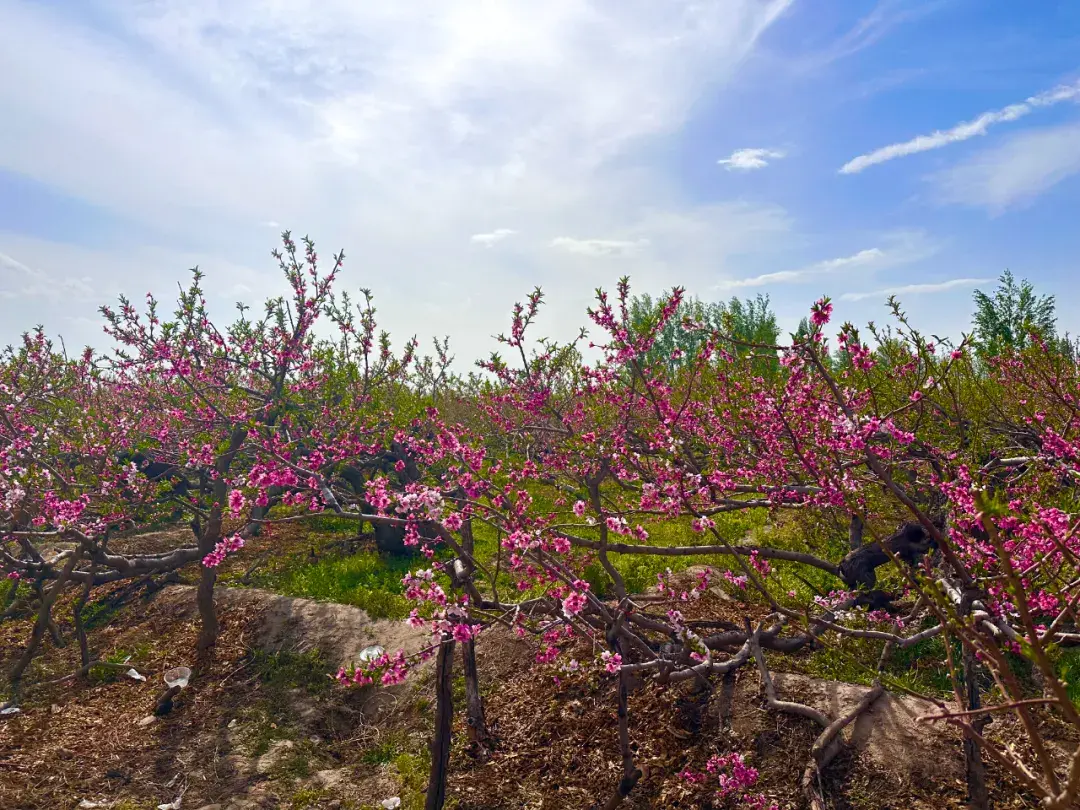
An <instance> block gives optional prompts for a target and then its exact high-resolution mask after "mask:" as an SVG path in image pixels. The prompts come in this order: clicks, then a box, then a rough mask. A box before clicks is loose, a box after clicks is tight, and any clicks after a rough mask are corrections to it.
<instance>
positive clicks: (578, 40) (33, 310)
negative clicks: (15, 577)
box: [0, 0, 1080, 360]
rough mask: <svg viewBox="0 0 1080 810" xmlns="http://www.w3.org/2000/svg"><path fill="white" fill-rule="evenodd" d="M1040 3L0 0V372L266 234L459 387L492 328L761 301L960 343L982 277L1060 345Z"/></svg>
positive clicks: (1060, 128)
mask: <svg viewBox="0 0 1080 810" xmlns="http://www.w3.org/2000/svg"><path fill="white" fill-rule="evenodd" d="M1078 204H1080V4H1077V3H1074V2H1067V0H1058V2H1053V0H1047V1H1046V2H1040V3H1010V2H1004V0H911V1H910V2H904V1H903V0H883V1H881V2H873V0H865V1H864V0H845V2H843V3H821V2H818V3H810V2H800V0H790V1H789V0H725V1H719V0H717V1H715V2H708V1H707V0H706V1H705V2H701V1H700V0H699V1H697V2H690V1H689V0H686V2H683V0H668V2H657V0H549V2H545V3H535V2H531V0H528V1H526V0H522V1H521V2H513V0H504V1H503V2H494V1H491V2H488V1H486V0H415V1H414V2H409V3H375V2H356V0H323V2H320V3H314V4H313V3H308V2H301V1H300V0H261V2H255V0H141V1H140V2H134V1H133V0H127V1H125V0H80V2H74V0H50V1H49V2H42V0H38V1H37V2H23V0H0V341H4V342H6V341H10V340H13V339H15V338H16V337H17V336H18V334H19V333H20V332H22V331H23V330H25V329H28V328H31V327H33V326H34V325H35V324H37V323H43V324H44V325H45V326H46V328H47V330H48V331H49V332H50V333H51V334H54V335H55V334H61V335H63V337H64V338H65V341H66V342H67V344H68V346H69V347H70V346H71V345H72V344H76V345H81V344H85V343H92V344H95V345H102V344H103V337H102V335H101V329H100V319H99V317H98V316H97V314H96V311H97V307H98V306H100V305H101V304H104V303H109V302H111V301H113V300H115V297H116V295H117V294H119V293H121V292H125V293H127V294H128V295H130V296H131V297H135V298H139V297H141V296H142V295H143V294H144V293H146V292H148V291H151V292H154V293H155V294H157V295H159V296H162V297H168V296H171V295H172V293H173V291H174V290H175V285H176V282H177V281H182V280H184V279H185V277H186V271H187V269H188V268H189V267H191V266H193V265H195V264H198V265H199V266H201V267H202V268H203V269H204V270H205V271H207V273H208V274H209V277H208V281H207V286H208V291H209V294H210V299H211V300H210V303H211V305H212V307H213V309H214V310H215V311H217V312H220V313H221V314H222V316H228V314H229V312H230V310H231V307H232V302H235V301H238V300H240V301H244V302H246V303H248V304H253V303H257V302H259V301H260V300H261V299H262V298H264V297H265V296H267V295H270V294H276V293H278V292H279V291H282V284H281V282H280V279H279V276H278V275H277V270H276V268H275V266H274V263H273V261H272V260H271V259H270V258H269V251H270V249H271V248H273V247H274V246H275V245H276V243H277V234H278V233H279V231H280V230H281V229H282V228H283V227H289V228H291V229H293V230H294V231H295V232H296V233H298V234H303V233H309V234H310V235H311V236H312V237H314V238H315V239H316V241H317V242H318V244H319V245H320V247H321V252H322V253H323V255H325V256H327V257H329V254H330V253H331V252H332V251H333V250H335V249H338V248H344V250H345V252H346V255H347V261H346V271H345V273H344V275H343V278H342V282H341V286H342V288H346V289H355V288H357V287H362V286H363V287H371V288H372V289H373V290H374V292H375V295H376V303H377V306H378V307H379V311H380V315H381V318H382V322H383V325H384V326H386V327H387V328H389V329H390V331H391V332H392V334H393V335H395V336H396V338H397V340H398V342H400V340H401V339H403V338H405V337H406V336H411V335H412V334H417V335H418V336H419V337H420V338H421V339H426V338H428V337H430V336H431V335H444V334H449V335H451V336H452V344H453V346H454V347H455V349H456V354H457V355H458V357H459V358H461V359H463V360H471V359H472V358H475V357H477V356H480V355H483V354H486V353H487V352H488V351H489V350H490V349H491V348H493V342H492V340H491V337H490V336H491V335H492V334H494V333H497V332H500V331H503V330H504V328H505V325H506V322H507V318H508V313H509V310H510V307H511V305H512V304H513V302H514V301H515V300H518V299H520V298H522V297H523V296H524V295H525V294H526V293H527V292H528V290H529V289H531V288H532V286H534V285H541V286H542V287H544V289H545V290H546V291H547V293H548V296H549V297H548V300H549V306H548V307H547V309H546V311H545V314H544V317H543V320H542V321H541V324H540V326H541V330H542V331H543V332H545V333H547V334H551V335H553V336H556V337H569V336H570V335H572V334H573V333H574V331H575V329H576V327H577V326H579V325H581V324H583V323H584V321H585V318H584V309H585V307H586V306H588V304H589V303H590V299H591V295H592V291H593V289H594V288H595V287H597V286H605V287H609V288H610V287H613V286H614V284H615V282H616V281H617V279H618V278H619V277H620V276H622V275H624V274H627V275H630V277H631V280H632V284H633V285H634V287H635V288H636V289H639V290H641V291H648V292H651V293H656V292H659V291H660V290H661V289H663V288H665V287H669V286H671V285H673V284H680V285H683V286H685V287H687V288H688V290H689V291H690V292H691V293H694V294H696V295H699V296H700V297H702V298H706V299H718V298H728V297H730V296H731V295H754V294H757V293H759V292H761V293H768V294H769V295H770V297H771V298H772V300H773V303H774V307H775V309H776V310H777V312H778V314H779V316H780V319H781V322H782V324H783V325H784V326H785V327H787V328H789V329H791V328H794V326H795V324H796V323H797V321H798V319H799V317H800V316H801V315H803V314H804V313H805V311H806V309H807V307H808V306H809V304H810V302H812V301H813V300H814V299H815V298H817V297H818V296H820V295H822V294H829V295H831V296H833V298H834V299H835V300H836V301H837V310H838V316H839V317H840V318H842V319H851V320H854V321H856V322H865V321H866V320H869V319H875V320H877V321H878V322H881V321H883V320H885V309H884V307H883V303H884V300H885V297H886V295H887V294H888V291H897V292H898V294H899V296H900V298H901V300H902V301H903V302H904V304H905V306H906V308H907V309H908V310H909V312H910V313H911V314H912V316H913V320H914V321H915V322H916V323H917V324H918V325H920V326H922V327H924V328H926V329H928V330H930V331H933V332H936V333H938V334H952V335H956V334H958V333H959V332H960V331H961V330H962V329H964V328H966V327H967V325H968V323H969V319H970V312H971V292H972V289H973V288H975V287H982V288H984V289H989V288H991V287H992V286H993V280H994V279H995V278H996V277H997V276H998V275H999V274H1000V273H1001V272H1002V271H1003V270H1005V269H1006V268H1009V269H1011V270H1012V271H1013V272H1014V273H1015V274H1016V275H1018V276H1021V277H1026V278H1028V279H1031V280H1032V281H1033V282H1035V283H1036V285H1037V287H1038V288H1039V289H1040V290H1041V291H1044V292H1048V293H1053V294H1055V295H1056V296H1057V297H1058V302H1059V306H1058V312H1059V321H1060V324H1061V325H1062V326H1063V327H1064V328H1067V329H1069V330H1071V331H1073V332H1078V331H1080V314H1077V312H1076V310H1075V309H1074V308H1073V307H1071V305H1070V304H1071V302H1072V301H1074V300H1076V298H1077V295H1078V293H1080V263H1078V261H1077V256H1080V227H1077V225H1076V221H1077V216H1076V211H1077V210H1078Z"/></svg>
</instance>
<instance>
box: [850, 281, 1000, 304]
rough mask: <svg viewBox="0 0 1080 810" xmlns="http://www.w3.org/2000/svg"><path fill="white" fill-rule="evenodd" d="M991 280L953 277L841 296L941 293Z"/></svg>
mask: <svg viewBox="0 0 1080 810" xmlns="http://www.w3.org/2000/svg"><path fill="white" fill-rule="evenodd" d="M989 282H990V279H987V278H953V279H949V280H948V281H938V282H934V283H931V284H905V285H904V286H903V287H887V288H886V289H884V290H873V291H872V292H860V293H844V294H843V295H841V296H840V300H841V301H865V300H866V299H867V298H888V297H889V296H890V295H919V294H923V293H939V292H947V291H948V290H955V289H956V288H957V287H974V286H975V285H976V284H987V283H989Z"/></svg>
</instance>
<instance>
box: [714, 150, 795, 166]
mask: <svg viewBox="0 0 1080 810" xmlns="http://www.w3.org/2000/svg"><path fill="white" fill-rule="evenodd" d="M782 157H784V153H783V152H781V151H779V150H777V149H736V150H735V151H734V152H732V153H731V157H726V158H722V159H720V160H718V161H716V162H717V163H718V164H720V165H721V166H724V167H726V168H727V170H728V171H729V172H730V171H731V170H732V169H735V170H737V171H744V172H748V171H753V170H754V169H764V168H765V167H766V166H768V165H769V161H770V160H778V159H780V158H782Z"/></svg>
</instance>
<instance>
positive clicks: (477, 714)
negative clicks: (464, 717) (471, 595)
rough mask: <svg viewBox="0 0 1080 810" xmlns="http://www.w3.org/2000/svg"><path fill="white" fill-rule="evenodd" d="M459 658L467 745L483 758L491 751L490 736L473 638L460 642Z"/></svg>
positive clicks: (475, 754) (476, 755)
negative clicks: (463, 687)
mask: <svg viewBox="0 0 1080 810" xmlns="http://www.w3.org/2000/svg"><path fill="white" fill-rule="evenodd" d="M461 658H462V664H463V668H464V670H465V706H466V711H467V713H468V724H469V747H470V749H471V751H472V754H473V756H475V757H478V758H480V759H483V758H485V757H487V755H488V754H489V753H491V738H490V736H489V735H488V730H487V722H486V721H485V719H484V702H483V700H482V699H481V697H480V679H479V677H478V675H477V672H476V641H475V640H473V639H469V640H468V641H465V642H463V643H462V645H461Z"/></svg>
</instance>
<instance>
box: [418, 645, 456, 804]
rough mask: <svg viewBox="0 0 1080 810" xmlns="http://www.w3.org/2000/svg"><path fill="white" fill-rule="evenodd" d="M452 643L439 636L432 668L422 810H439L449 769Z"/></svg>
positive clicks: (451, 719)
mask: <svg viewBox="0 0 1080 810" xmlns="http://www.w3.org/2000/svg"><path fill="white" fill-rule="evenodd" d="M453 678H454V639H453V637H452V636H449V635H445V634H444V635H443V639H442V644H440V645H439V656H438V659H437V661H436V665H435V699H436V703H435V735H434V736H433V737H432V739H431V776H430V778H429V779H428V789H427V801H425V803H424V810H442V807H443V804H444V803H445V802H446V775H447V771H448V770H449V768H450V733H451V731H452V729H453V724H454V690H453Z"/></svg>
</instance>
